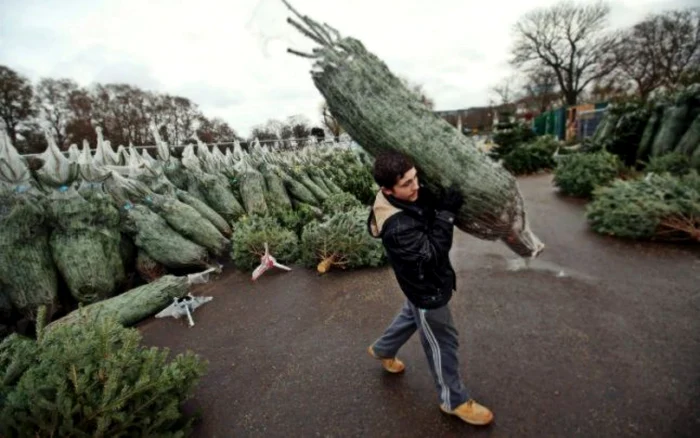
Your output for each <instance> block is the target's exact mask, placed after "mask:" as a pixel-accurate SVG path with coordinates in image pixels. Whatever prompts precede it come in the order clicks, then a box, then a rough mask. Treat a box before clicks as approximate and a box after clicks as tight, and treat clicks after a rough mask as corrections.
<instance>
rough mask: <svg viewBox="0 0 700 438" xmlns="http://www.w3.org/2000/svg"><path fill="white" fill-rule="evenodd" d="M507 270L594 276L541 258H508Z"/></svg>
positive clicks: (581, 278)
mask: <svg viewBox="0 0 700 438" xmlns="http://www.w3.org/2000/svg"><path fill="white" fill-rule="evenodd" d="M506 270H508V271H511V272H519V271H535V272H544V273H548V274H551V275H554V276H555V277H557V278H566V277H568V278H575V279H578V280H586V281H592V280H594V278H593V277H591V276H590V275H586V274H584V273H581V272H578V271H574V270H573V269H569V268H567V267H564V266H560V265H558V264H556V263H553V262H550V261H547V260H542V259H539V258H536V259H529V258H520V257H519V258H506Z"/></svg>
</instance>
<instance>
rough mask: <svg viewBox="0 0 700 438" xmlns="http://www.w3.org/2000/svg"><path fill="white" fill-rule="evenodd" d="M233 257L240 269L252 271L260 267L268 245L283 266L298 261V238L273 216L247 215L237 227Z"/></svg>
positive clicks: (232, 239)
mask: <svg viewBox="0 0 700 438" xmlns="http://www.w3.org/2000/svg"><path fill="white" fill-rule="evenodd" d="M235 228H236V230H235V231H234V232H233V237H232V238H231V241H232V249H231V258H232V259H233V262H234V263H235V265H236V267H237V268H238V269H244V270H250V269H253V268H255V267H256V266H258V264H260V257H261V256H262V255H263V254H265V243H267V245H268V248H269V250H270V254H272V255H273V256H275V258H276V259H277V261H279V262H280V263H282V264H289V263H293V262H295V261H296V259H297V257H298V251H299V241H298V240H299V239H298V237H297V235H296V234H295V233H294V231H292V230H288V229H286V228H284V227H282V226H281V225H280V223H279V222H278V221H277V220H276V219H275V218H273V217H271V216H244V217H242V218H241V219H240V220H239V221H238V222H236V225H235Z"/></svg>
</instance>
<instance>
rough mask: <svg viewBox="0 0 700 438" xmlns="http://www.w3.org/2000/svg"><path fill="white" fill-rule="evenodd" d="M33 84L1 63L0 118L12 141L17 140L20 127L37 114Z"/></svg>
mask: <svg viewBox="0 0 700 438" xmlns="http://www.w3.org/2000/svg"><path fill="white" fill-rule="evenodd" d="M33 95H34V92H33V90H32V84H31V83H30V82H29V80H28V79H27V78H25V77H23V76H20V75H19V74H18V73H17V72H15V71H14V70H12V69H10V68H8V67H5V66H3V65H0V119H2V121H3V122H5V129H7V134H8V135H9V136H10V140H11V141H12V143H15V142H17V134H18V127H19V126H20V124H21V123H22V122H25V121H27V120H29V119H30V118H31V117H32V116H34V115H35V114H36V110H35V108H34V105H33Z"/></svg>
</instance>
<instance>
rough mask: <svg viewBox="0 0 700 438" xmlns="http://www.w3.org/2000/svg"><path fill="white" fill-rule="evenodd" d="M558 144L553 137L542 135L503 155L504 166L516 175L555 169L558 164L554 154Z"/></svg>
mask: <svg viewBox="0 0 700 438" xmlns="http://www.w3.org/2000/svg"><path fill="white" fill-rule="evenodd" d="M558 145H559V144H558V142H557V141H556V140H555V139H554V138H552V137H549V136H546V137H540V138H538V139H537V140H534V141H533V142H530V143H527V144H525V145H522V146H520V147H517V148H515V149H514V150H512V151H511V152H510V153H508V155H506V156H505V157H503V166H504V167H505V168H506V169H508V170H509V171H510V172H511V173H513V174H515V175H523V174H530V173H534V172H537V171H540V170H543V169H553V168H554V167H555V165H556V163H555V161H554V157H553V155H554V152H556V150H557V146H558Z"/></svg>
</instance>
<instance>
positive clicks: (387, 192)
mask: <svg viewBox="0 0 700 438" xmlns="http://www.w3.org/2000/svg"><path fill="white" fill-rule="evenodd" d="M381 189H382V193H384V195H385V196H391V195H393V194H394V191H393V190H391V189H387V188H386V187H382V188H381Z"/></svg>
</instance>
